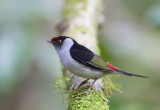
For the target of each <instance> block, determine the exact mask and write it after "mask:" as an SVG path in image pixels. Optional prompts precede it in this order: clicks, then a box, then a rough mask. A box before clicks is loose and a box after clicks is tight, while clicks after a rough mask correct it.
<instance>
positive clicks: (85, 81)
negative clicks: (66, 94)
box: [77, 79, 89, 89]
mask: <svg viewBox="0 0 160 110" xmlns="http://www.w3.org/2000/svg"><path fill="white" fill-rule="evenodd" d="M88 80H89V79H86V80H84V81H83V82H81V84H80V85H79V86H78V88H80V87H82V86H83V85H84V84H86V83H87V82H88ZM78 88H77V89H78Z"/></svg>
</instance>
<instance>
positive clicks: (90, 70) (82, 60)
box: [47, 36, 148, 92]
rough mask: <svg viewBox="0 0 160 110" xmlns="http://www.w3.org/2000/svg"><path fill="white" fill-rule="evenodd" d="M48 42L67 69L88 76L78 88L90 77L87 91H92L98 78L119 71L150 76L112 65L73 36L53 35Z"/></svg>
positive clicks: (81, 75) (77, 74) (120, 72)
mask: <svg viewBox="0 0 160 110" xmlns="http://www.w3.org/2000/svg"><path fill="white" fill-rule="evenodd" d="M47 42H48V43H51V44H52V45H53V46H54V48H55V50H56V52H57V54H58V56H59V58H60V60H61V62H62V64H63V66H64V67H65V68H66V69H67V70H69V71H70V72H71V73H73V74H74V75H76V76H80V77H83V78H86V80H84V81H83V82H81V84H80V85H79V86H78V88H80V87H81V86H83V85H84V84H85V83H87V82H88V80H89V79H93V80H94V81H93V82H92V83H91V85H90V86H89V88H88V90H87V91H86V92H89V91H91V88H92V87H93V85H94V84H95V82H96V81H97V79H99V78H101V77H103V76H104V75H107V74H112V73H115V74H117V73H119V74H124V75H127V76H137V77H142V78H148V77H147V76H142V75H137V74H133V73H129V72H126V71H124V70H121V69H119V68H117V67H115V66H112V65H111V64H110V63H109V62H107V61H106V60H105V59H103V58H102V57H101V56H99V55H98V54H96V53H94V52H93V51H91V50H89V49H88V48H86V47H85V46H83V45H81V44H79V43H78V42H77V41H75V40H74V39H73V38H71V37H68V36H58V37H53V38H51V40H50V41H47Z"/></svg>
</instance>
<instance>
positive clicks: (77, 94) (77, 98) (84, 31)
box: [58, 0, 114, 110]
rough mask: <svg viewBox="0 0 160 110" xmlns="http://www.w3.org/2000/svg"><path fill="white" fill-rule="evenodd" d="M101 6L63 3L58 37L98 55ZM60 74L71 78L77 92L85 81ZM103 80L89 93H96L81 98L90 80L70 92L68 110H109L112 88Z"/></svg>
mask: <svg viewBox="0 0 160 110" xmlns="http://www.w3.org/2000/svg"><path fill="white" fill-rule="evenodd" d="M103 2H104V1H103V0H66V2H65V4H64V8H63V12H62V17H63V21H61V22H60V23H59V26H58V29H59V32H60V34H61V35H64V36H69V37H72V38H73V39H75V40H76V41H77V42H78V43H80V44H82V45H84V46H86V47H87V48H89V49H90V50H92V51H94V52H96V53H97V54H99V53H100V52H99V49H98V45H97V32H98V28H99V23H100V21H99V20H100V18H101V16H102V14H101V12H102V7H103V6H102V5H103ZM64 57H65V56H64ZM63 72H64V73H63V74H64V76H68V77H71V82H72V85H73V87H74V88H77V87H78V86H79V84H80V83H81V82H82V81H84V80H85V78H81V77H78V76H75V75H72V74H71V73H70V72H69V71H67V70H65V68H63ZM104 78H105V80H102V79H99V80H97V82H96V83H95V84H94V86H93V87H94V89H92V90H93V91H95V92H88V93H86V94H83V95H82V94H81V92H82V91H84V90H86V89H87V88H88V85H89V84H91V83H92V82H93V80H89V83H88V84H86V85H84V86H83V87H81V88H79V89H77V90H75V91H72V90H69V92H68V108H67V109H68V110H109V106H108V104H107V102H108V100H107V99H106V98H107V97H106V95H107V96H108V95H109V94H110V92H111V89H112V88H113V87H114V86H113V83H112V82H111V81H110V79H109V78H108V77H107V76H105V77H104ZM104 78H103V79H104ZM106 78H107V79H106ZM104 85H105V86H107V87H105V86H104ZM102 88H103V89H102ZM104 92H105V95H104Z"/></svg>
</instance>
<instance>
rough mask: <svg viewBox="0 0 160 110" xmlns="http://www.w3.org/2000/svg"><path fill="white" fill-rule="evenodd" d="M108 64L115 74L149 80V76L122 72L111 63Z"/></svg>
mask: <svg viewBox="0 0 160 110" xmlns="http://www.w3.org/2000/svg"><path fill="white" fill-rule="evenodd" d="M107 64H108V67H109V68H111V69H112V70H114V71H115V72H118V73H122V74H124V75H127V76H137V77H142V78H148V77H147V76H142V75H137V74H133V73H129V72H126V71H123V70H120V69H118V68H116V67H114V66H112V65H111V64H109V63H107Z"/></svg>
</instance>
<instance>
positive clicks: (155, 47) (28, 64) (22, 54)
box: [0, 0, 160, 110]
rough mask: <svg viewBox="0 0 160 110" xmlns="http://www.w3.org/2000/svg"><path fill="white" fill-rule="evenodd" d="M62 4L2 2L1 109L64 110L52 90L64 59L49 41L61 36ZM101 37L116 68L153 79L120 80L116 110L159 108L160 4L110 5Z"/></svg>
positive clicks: (149, 0)
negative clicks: (58, 30)
mask: <svg viewBox="0 0 160 110" xmlns="http://www.w3.org/2000/svg"><path fill="white" fill-rule="evenodd" d="M63 4H64V1H63V0H41V1H40V0H28V1H27V0H12V1H11V0H1V1H0V110H64V109H65V106H66V104H64V103H63V95H62V92H61V91H58V90H57V89H56V88H54V87H53V85H54V84H55V82H56V79H57V77H58V76H61V68H60V62H59V58H58V56H57V54H56V52H55V50H54V48H53V46H51V45H50V44H48V43H47V42H46V41H47V40H49V39H50V38H51V37H53V36H57V35H58V33H57V32H56V31H55V25H56V24H57V23H58V22H59V21H60V19H61V10H62V7H63ZM104 8H105V9H104V14H105V23H104V26H103V29H102V30H101V31H100V33H99V37H98V39H99V46H100V49H101V53H102V56H103V57H104V58H105V59H107V61H109V62H110V63H111V64H113V65H115V66H117V67H119V68H121V69H123V70H126V71H129V72H132V73H136V74H141V75H147V76H149V77H150V79H142V78H136V77H127V76H124V75H121V76H120V77H118V79H117V80H116V82H118V83H119V84H121V86H122V87H121V91H123V93H120V92H114V95H113V96H112V97H110V98H109V100H110V102H109V105H110V109H111V110H159V108H160V1H159V0H106V1H105V5H104Z"/></svg>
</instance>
